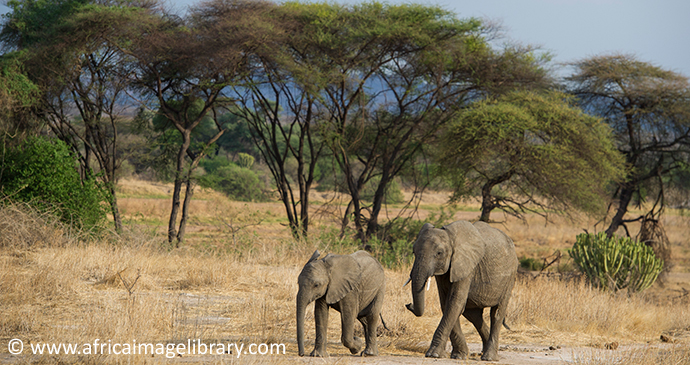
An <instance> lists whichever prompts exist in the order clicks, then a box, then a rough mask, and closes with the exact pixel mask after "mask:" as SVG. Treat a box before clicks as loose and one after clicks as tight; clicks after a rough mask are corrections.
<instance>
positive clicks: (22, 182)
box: [0, 137, 107, 229]
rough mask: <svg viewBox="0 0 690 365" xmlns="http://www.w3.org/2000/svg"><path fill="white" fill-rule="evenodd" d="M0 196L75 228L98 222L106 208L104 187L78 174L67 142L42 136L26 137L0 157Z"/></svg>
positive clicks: (104, 213) (87, 226)
mask: <svg viewBox="0 0 690 365" xmlns="http://www.w3.org/2000/svg"><path fill="white" fill-rule="evenodd" d="M0 196H3V197H9V198H11V199H12V200H15V201H23V202H28V203H30V204H31V205H33V206H35V207H36V208H38V209H39V210H42V211H52V212H55V213H56V214H57V215H58V217H59V218H60V220H61V221H63V222H65V223H67V224H73V225H75V226H76V227H78V228H87V229H88V228H92V227H94V226H96V225H98V224H100V223H101V222H102V221H103V220H104V219H105V216H106V211H107V206H106V205H105V204H103V202H105V201H106V193H105V190H104V189H102V188H101V187H100V186H99V185H98V184H97V182H96V180H95V179H94V178H87V179H82V178H81V177H80V175H79V172H78V171H77V162H76V159H75V158H74V156H73V155H72V154H71V153H70V151H69V148H68V147H67V145H66V144H65V143H64V142H62V141H60V140H51V139H47V138H41V137H30V138H27V139H26V140H24V141H23V142H22V143H21V144H19V145H18V146H16V147H14V148H12V149H10V150H9V151H8V152H7V154H6V155H5V158H4V160H0Z"/></svg>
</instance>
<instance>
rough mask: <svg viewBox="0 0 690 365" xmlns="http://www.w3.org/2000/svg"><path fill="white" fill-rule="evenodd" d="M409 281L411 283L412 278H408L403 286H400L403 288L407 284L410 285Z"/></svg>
mask: <svg viewBox="0 0 690 365" xmlns="http://www.w3.org/2000/svg"><path fill="white" fill-rule="evenodd" d="M410 281H412V278H411V277H410V278H407V281H406V282H405V284H403V286H402V287H403V288H404V287H406V286H407V284H409V283H410Z"/></svg>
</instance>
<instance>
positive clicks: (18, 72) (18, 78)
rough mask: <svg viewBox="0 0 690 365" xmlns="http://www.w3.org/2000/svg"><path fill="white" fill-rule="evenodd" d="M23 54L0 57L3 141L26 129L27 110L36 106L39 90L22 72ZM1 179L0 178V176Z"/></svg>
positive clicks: (0, 117) (0, 101) (0, 105)
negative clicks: (10, 135)
mask: <svg viewBox="0 0 690 365" xmlns="http://www.w3.org/2000/svg"><path fill="white" fill-rule="evenodd" d="M23 57H24V52H9V53H6V54H4V55H2V56H0V132H2V133H3V140H4V138H5V137H6V135H7V134H8V133H12V132H13V131H14V130H17V129H26V128H27V120H26V116H27V113H26V112H25V111H26V110H27V109H30V108H32V107H34V106H35V105H36V103H37V102H38V99H39V95H40V90H39V89H38V86H37V85H36V84H34V83H33V82H31V80H30V79H29V78H28V76H27V75H26V74H25V72H24V70H23V62H22V58H23ZM0 178H1V176H0Z"/></svg>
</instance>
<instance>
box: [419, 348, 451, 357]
mask: <svg viewBox="0 0 690 365" xmlns="http://www.w3.org/2000/svg"><path fill="white" fill-rule="evenodd" d="M447 355H448V354H447V353H446V351H445V350H443V349H440V348H438V347H436V348H429V350H428V351H427V352H426V355H424V356H426V357H432V358H434V359H441V358H445V357H447Z"/></svg>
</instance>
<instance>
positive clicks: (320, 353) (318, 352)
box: [309, 349, 328, 357]
mask: <svg viewBox="0 0 690 365" xmlns="http://www.w3.org/2000/svg"><path fill="white" fill-rule="evenodd" d="M309 356H311V357H328V351H326V350H317V349H314V351H312V352H311V354H309Z"/></svg>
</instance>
